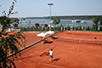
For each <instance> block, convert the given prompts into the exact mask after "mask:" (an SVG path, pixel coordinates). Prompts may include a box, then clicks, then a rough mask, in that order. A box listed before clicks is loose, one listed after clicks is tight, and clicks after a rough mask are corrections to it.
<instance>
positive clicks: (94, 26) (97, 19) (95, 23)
mask: <svg viewBox="0 0 102 68" xmlns="http://www.w3.org/2000/svg"><path fill="white" fill-rule="evenodd" d="M99 20H100V17H99V16H97V17H94V18H93V22H94V25H93V28H94V29H95V30H97V28H98V22H99Z"/></svg>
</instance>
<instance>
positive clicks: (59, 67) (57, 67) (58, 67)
mask: <svg viewBox="0 0 102 68" xmlns="http://www.w3.org/2000/svg"><path fill="white" fill-rule="evenodd" d="M38 64H42V65H46V66H50V67H56V68H65V67H61V66H57V65H52V64H47V63H42V62H38Z"/></svg>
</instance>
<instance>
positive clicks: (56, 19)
mask: <svg viewBox="0 0 102 68" xmlns="http://www.w3.org/2000/svg"><path fill="white" fill-rule="evenodd" d="M59 23H60V18H54V19H53V24H55V27H56V24H59Z"/></svg>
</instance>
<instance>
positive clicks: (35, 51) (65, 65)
mask: <svg viewBox="0 0 102 68" xmlns="http://www.w3.org/2000/svg"><path fill="white" fill-rule="evenodd" d="M36 35H37V33H35V34H34V33H28V34H27V35H26V41H27V42H26V45H29V44H30V43H34V42H36V41H37V40H39V39H40V38H38V37H37V36H36ZM94 36H97V40H98V41H95V40H94ZM53 37H55V38H56V39H55V40H53V39H51V38H48V39H46V40H47V42H46V43H45V44H42V43H41V42H40V43H38V44H36V45H34V46H32V47H30V48H27V49H25V50H23V51H21V55H22V58H21V57H19V58H18V59H15V60H14V62H15V64H16V67H17V68H102V41H101V40H102V33H101V32H100V33H98V32H80V31H63V32H59V33H56V34H55V35H54V36H53ZM50 49H53V52H54V55H53V56H54V58H55V60H54V61H53V62H51V61H49V58H50V57H49V55H48V54H47V53H48V52H49V50H50Z"/></svg>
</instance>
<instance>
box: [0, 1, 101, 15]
mask: <svg viewBox="0 0 102 68" xmlns="http://www.w3.org/2000/svg"><path fill="white" fill-rule="evenodd" d="M12 2H13V0H0V16H2V15H3V14H2V12H3V11H6V13H8V11H9V8H10V6H11V4H12ZM48 3H53V4H54V5H52V6H51V15H52V16H74V15H102V0H17V3H16V4H15V7H14V10H13V11H14V12H16V11H17V12H18V13H17V14H14V15H11V17H45V16H50V6H49V5H48Z"/></svg>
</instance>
